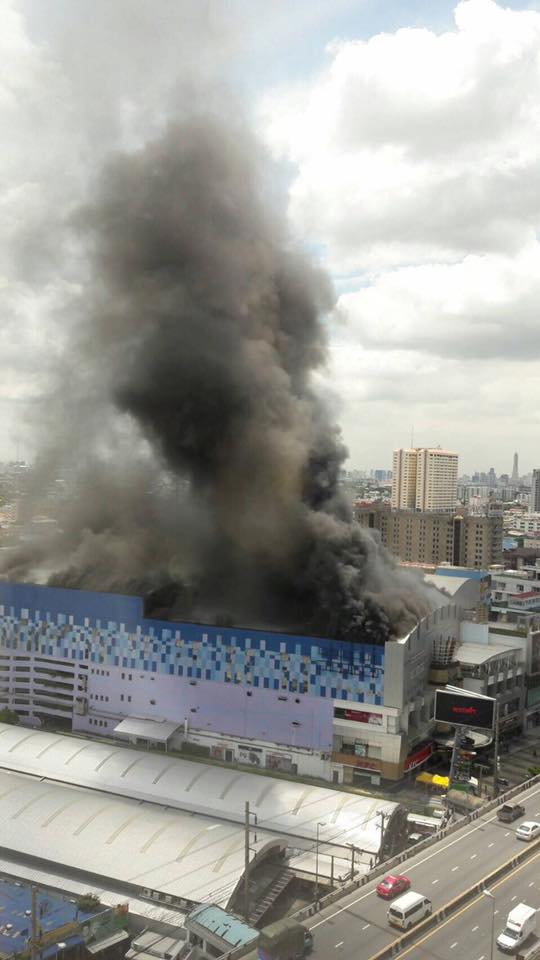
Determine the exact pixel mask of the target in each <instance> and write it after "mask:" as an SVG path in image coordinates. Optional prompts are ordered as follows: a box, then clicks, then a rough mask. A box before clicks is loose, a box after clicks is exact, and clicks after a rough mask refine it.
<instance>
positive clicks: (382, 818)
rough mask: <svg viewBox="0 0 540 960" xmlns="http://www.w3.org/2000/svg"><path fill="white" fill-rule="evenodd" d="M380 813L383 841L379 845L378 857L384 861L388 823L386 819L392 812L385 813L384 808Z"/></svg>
mask: <svg viewBox="0 0 540 960" xmlns="http://www.w3.org/2000/svg"><path fill="white" fill-rule="evenodd" d="M378 813H379V816H380V818H381V843H380V846H379V857H378V859H379V863H382V859H383V844H384V834H385V824H386V821H387V820H388V819H389V817H390V814H389V813H385V812H384V810H379V811H378Z"/></svg>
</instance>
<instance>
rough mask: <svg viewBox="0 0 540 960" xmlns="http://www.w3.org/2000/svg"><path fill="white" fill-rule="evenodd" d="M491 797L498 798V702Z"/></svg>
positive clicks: (497, 706) (497, 705)
mask: <svg viewBox="0 0 540 960" xmlns="http://www.w3.org/2000/svg"><path fill="white" fill-rule="evenodd" d="M493 796H494V797H498V796H499V701H498V700H496V701H495V756H494V757H493Z"/></svg>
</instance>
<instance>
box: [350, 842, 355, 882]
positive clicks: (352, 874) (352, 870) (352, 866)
mask: <svg viewBox="0 0 540 960" xmlns="http://www.w3.org/2000/svg"><path fill="white" fill-rule="evenodd" d="M354 849H355V848H354V844H352V843H351V880H354Z"/></svg>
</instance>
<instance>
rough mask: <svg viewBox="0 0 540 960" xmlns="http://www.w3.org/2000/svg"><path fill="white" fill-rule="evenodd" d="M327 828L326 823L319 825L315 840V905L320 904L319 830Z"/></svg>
mask: <svg viewBox="0 0 540 960" xmlns="http://www.w3.org/2000/svg"><path fill="white" fill-rule="evenodd" d="M325 826H326V822H323V823H317V837H316V840H315V903H318V902H319V829H320V827H325Z"/></svg>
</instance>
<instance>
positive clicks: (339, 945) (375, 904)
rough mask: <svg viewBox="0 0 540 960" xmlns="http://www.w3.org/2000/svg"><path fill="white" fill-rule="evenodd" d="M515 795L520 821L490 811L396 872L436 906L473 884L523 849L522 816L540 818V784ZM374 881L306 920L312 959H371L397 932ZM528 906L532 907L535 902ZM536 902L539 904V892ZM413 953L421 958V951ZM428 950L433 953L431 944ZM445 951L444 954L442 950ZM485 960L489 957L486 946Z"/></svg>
mask: <svg viewBox="0 0 540 960" xmlns="http://www.w3.org/2000/svg"><path fill="white" fill-rule="evenodd" d="M515 800H516V801H520V802H522V803H524V805H525V816H524V817H523V818H522V819H521V820H516V821H514V823H512V824H508V825H506V824H502V823H500V822H499V821H498V820H497V817H496V811H491V812H490V813H488V814H486V815H485V816H484V817H481V818H479V819H478V820H475V821H473V822H472V823H470V824H467V825H466V826H464V827H463V828H462V829H461V830H458V831H457V832H456V833H454V834H450V836H449V837H447V838H446V839H444V840H442V841H440V842H439V843H437V844H435V845H434V846H433V847H428V848H427V849H426V850H424V851H422V852H421V853H419V854H418V856H416V857H413V858H411V859H410V860H407V861H406V862H405V863H404V864H403V865H402V866H401V867H400V872H402V873H405V874H406V875H407V876H408V877H410V879H411V881H412V889H413V890H415V891H417V892H419V893H423V894H424V895H425V896H428V897H429V898H430V900H431V901H432V903H433V909H434V910H437V909H439V908H440V907H442V906H443V905H444V904H445V903H447V902H448V901H449V900H452V899H453V897H456V896H457V895H458V894H459V893H461V892H462V891H463V890H466V889H467V887H470V886H472V884H474V883H477V882H478V881H479V880H481V879H482V878H483V877H484V876H486V874H489V873H490V872H491V871H492V870H495V869H496V868H497V867H498V866H500V865H501V864H502V863H504V862H505V861H506V860H509V859H511V857H512V856H513V855H514V854H515V853H516V852H517V851H520V850H521V849H522V843H523V842H522V841H519V840H517V839H516V837H515V830H516V827H517V826H518V825H519V824H520V823H521V822H522V821H523V820H540V786H535V787H532V788H530V789H529V790H526V791H524V792H523V793H522V794H520V795H519V796H518V797H516V798H515ZM536 872H537V874H538V875H539V877H540V860H537V861H536ZM375 884H376V882H375V881H374V882H373V883H370V884H368V885H366V886H365V887H361V888H360V889H359V890H357V891H355V893H353V894H351V895H350V896H349V897H347V898H344V899H343V900H339V901H338V902H337V903H335V904H333V905H332V906H331V907H328V908H327V909H326V910H324V911H323V912H321V913H320V914H318V915H316V916H314V917H312V918H311V919H310V920H309V921H307V922H308V925H309V926H310V927H311V929H312V930H313V933H314V941H315V942H314V950H313V953H312V957H313V960H330V958H334V957H335V958H336V960H349V958H350V960H369V958H370V957H371V956H372V954H374V953H377V952H378V951H379V950H382V949H383V947H385V946H386V945H388V944H389V943H391V942H392V941H394V940H395V939H396V938H397V937H398V936H399V935H400V931H399V930H396V928H393V927H390V925H389V924H388V921H387V917H386V911H387V909H388V904H387V903H386V902H385V901H384V900H381V899H380V898H379V897H377V895H376V893H375ZM531 889H532V888H531ZM539 890H540V879H539ZM512 895H513V893H512ZM516 902H518V901H516ZM532 905H533V906H535V905H536V903H534V904H532ZM538 905H539V906H540V897H539V898H538ZM483 910H484V913H485V915H486V916H489V917H491V912H490V904H489V903H487V905H483ZM480 912H481V909H480ZM472 926H474V924H472ZM438 929H439V930H441V929H442V928H441V927H439V928H438ZM454 940H456V941H458V936H457V934H456V936H453V939H452V941H451V942H454ZM443 942H445V937H444V935H443ZM410 950H411V954H410V955H412V951H413V950H419V948H417V947H413V948H410ZM456 950H457V947H454V948H453V952H451V953H450V954H449V957H450V958H451V960H455V951H456ZM482 952H484V951H482V950H480V951H479V952H477V953H474V957H473V954H471V957H472V958H473V960H479V957H480V956H481V954H482ZM416 955H417V956H418V957H419V956H420V953H419V952H418V953H417V954H416ZM429 955H430V956H433V955H434V954H433V951H431V949H430V951H429ZM435 955H436V956H437V957H438V956H439V955H438V954H435ZM426 956H427V954H424V957H426ZM444 956H445V957H446V954H444ZM500 956H502V955H500ZM462 957H463V952H462V950H460V951H459V960H462ZM486 960H489V951H488V953H487V954H486Z"/></svg>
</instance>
